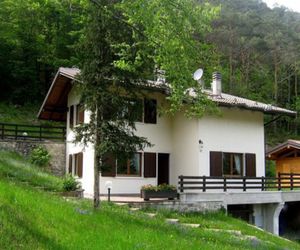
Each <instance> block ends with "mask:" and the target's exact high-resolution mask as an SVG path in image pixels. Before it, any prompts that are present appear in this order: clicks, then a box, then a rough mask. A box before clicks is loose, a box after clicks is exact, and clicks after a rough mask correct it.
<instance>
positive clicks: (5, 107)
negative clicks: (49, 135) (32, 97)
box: [0, 102, 63, 126]
mask: <svg viewBox="0 0 300 250" xmlns="http://www.w3.org/2000/svg"><path fill="white" fill-rule="evenodd" d="M40 105H41V104H26V105H24V106H20V105H13V104H8V103H4V102H0V122H4V123H17V124H29V125H53V126H56V125H57V126H60V125H63V124H62V123H58V122H50V121H42V120H38V119H37V114H38V112H39V108H40Z"/></svg>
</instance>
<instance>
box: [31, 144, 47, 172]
mask: <svg viewBox="0 0 300 250" xmlns="http://www.w3.org/2000/svg"><path fill="white" fill-rule="evenodd" d="M50 158H51V155H50V154H49V152H48V151H47V149H45V148H44V147H42V146H38V147H35V148H34V149H33V150H32V151H31V153H30V157H29V160H30V162H31V163H33V164H35V165H37V166H39V167H46V166H47V165H48V164H49V162H50Z"/></svg>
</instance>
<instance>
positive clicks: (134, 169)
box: [117, 153, 142, 176]
mask: <svg viewBox="0 0 300 250" xmlns="http://www.w3.org/2000/svg"><path fill="white" fill-rule="evenodd" d="M141 165H142V154H141V153H135V154H134V155H133V157H132V159H130V160H128V159H118V160H117V175H127V176H141Z"/></svg>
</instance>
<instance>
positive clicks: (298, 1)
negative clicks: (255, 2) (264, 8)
mask: <svg viewBox="0 0 300 250" xmlns="http://www.w3.org/2000/svg"><path fill="white" fill-rule="evenodd" d="M263 2H265V3H266V4H267V5H268V6H269V7H270V8H272V7H273V6H274V4H276V3H277V4H279V5H280V6H281V5H283V6H285V7H287V8H289V9H291V10H293V11H297V12H300V0H263Z"/></svg>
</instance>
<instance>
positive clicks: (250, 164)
mask: <svg viewBox="0 0 300 250" xmlns="http://www.w3.org/2000/svg"><path fill="white" fill-rule="evenodd" d="M245 161H246V176H248V177H256V155H255V154H245Z"/></svg>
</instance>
